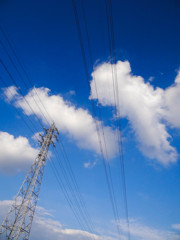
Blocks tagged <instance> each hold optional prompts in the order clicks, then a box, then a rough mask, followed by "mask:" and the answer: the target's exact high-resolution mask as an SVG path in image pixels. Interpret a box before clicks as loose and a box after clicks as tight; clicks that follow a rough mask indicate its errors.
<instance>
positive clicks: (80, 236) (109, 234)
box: [0, 200, 180, 240]
mask: <svg viewBox="0 0 180 240" xmlns="http://www.w3.org/2000/svg"><path fill="white" fill-rule="evenodd" d="M12 202H13V201H10V200H4V201H0V212H1V215H0V221H1V222H2V221H3V219H4V217H5V215H6V213H7V211H8V209H9V207H10V205H11V204H12ZM51 212H52V211H48V210H46V209H44V208H43V207H39V206H37V209H36V212H35V217H34V220H33V225H32V230H31V235H30V239H33V240H41V239H44V240H50V239H51V240H71V239H74V240H85V239H94V240H117V239H119V235H118V234H116V233H115V232H114V231H112V229H111V226H110V225H111V224H110V223H109V224H108V227H105V228H104V229H99V230H98V233H96V234H92V233H89V232H87V231H83V230H79V229H72V228H67V227H66V228H65V227H64V226H63V224H62V223H60V222H59V221H57V220H55V219H54V218H53V216H52V214H51ZM113 223H114V221H113ZM119 224H120V227H121V230H122V235H121V239H122V240H127V237H126V234H127V225H126V221H125V220H123V219H122V220H120V222H119ZM176 225H179V224H175V225H172V228H174V229H177V227H176ZM96 228H97V229H98V226H96ZM178 229H179V228H178ZM130 233H131V240H180V235H179V234H176V233H175V232H173V231H167V230H160V229H157V228H153V227H150V226H147V225H144V224H142V223H140V222H139V221H137V220H135V219H130Z"/></svg>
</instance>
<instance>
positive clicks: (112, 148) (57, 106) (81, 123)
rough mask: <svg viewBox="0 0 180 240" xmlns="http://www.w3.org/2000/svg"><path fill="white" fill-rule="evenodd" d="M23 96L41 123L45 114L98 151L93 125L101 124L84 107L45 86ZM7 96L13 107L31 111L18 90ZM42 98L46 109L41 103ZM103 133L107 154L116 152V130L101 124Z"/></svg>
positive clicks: (79, 141) (82, 144) (78, 141)
mask: <svg viewBox="0 0 180 240" xmlns="http://www.w3.org/2000/svg"><path fill="white" fill-rule="evenodd" d="M10 88H12V87H10ZM6 91H8V89H6ZM4 93H5V94H6V92H4ZM37 94H38V96H37ZM6 97H8V96H6ZM25 99H26V101H28V102H29V105H30V106H31V108H32V109H33V110H34V113H35V114H36V115H37V116H38V117H39V118H41V119H42V121H43V122H44V123H46V119H45V117H44V116H46V118H48V120H49V121H50V122H51V119H53V120H54V122H55V124H56V126H57V128H58V129H59V130H60V132H61V133H65V134H66V135H68V136H69V138H70V139H71V140H72V141H75V142H76V144H77V145H78V146H79V147H80V148H84V149H88V150H93V151H95V152H96V153H100V147H99V142H98V136H97V131H96V126H97V125H98V126H100V125H101V123H100V121H97V125H96V121H95V119H94V118H93V117H92V116H91V114H90V113H89V112H88V111H87V110H85V109H83V108H77V107H75V106H74V105H73V104H71V103H70V102H69V101H65V100H64V99H63V97H62V96H60V95H51V94H50V90H49V89H48V88H44V87H42V88H33V89H32V90H30V91H29V93H28V94H27V95H26V96H25ZM10 100H11V101H13V104H15V106H16V107H19V108H22V109H23V111H24V113H25V114H26V115H31V114H33V113H32V111H31V109H30V107H29V106H28V104H27V103H26V101H25V100H24V98H22V97H21V96H20V95H18V93H17V94H16V95H14V98H11V99H10ZM42 102H43V106H44V107H45V108H46V110H45V109H44V107H43V106H42ZM39 107H40V108H39ZM47 112H48V113H49V115H50V116H51V119H49V115H47ZM99 128H100V127H99ZM102 134H103V132H102V130H101V128H100V136H101V138H102ZM104 134H105V137H106V143H107V151H108V154H109V156H110V157H113V156H115V154H116V152H117V146H116V142H115V138H114V135H115V130H113V129H112V128H111V127H109V126H104ZM103 143H104V142H102V144H103ZM103 147H104V144H103Z"/></svg>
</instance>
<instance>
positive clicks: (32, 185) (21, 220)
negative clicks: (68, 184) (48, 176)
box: [0, 123, 59, 240]
mask: <svg viewBox="0 0 180 240" xmlns="http://www.w3.org/2000/svg"><path fill="white" fill-rule="evenodd" d="M44 130H45V132H46V133H45V135H44V136H42V135H41V134H40V136H41V140H39V142H40V144H41V149H40V151H39V154H38V156H37V157H36V159H35V161H34V163H33V164H32V166H31V168H30V170H29V172H28V174H27V176H26V178H25V180H24V182H23V184H22V186H21V187H20V190H19V192H18V194H17V196H16V197H15V199H14V201H13V204H12V206H11V208H10V210H9V212H8V213H7V215H6V217H5V219H4V221H3V223H2V225H1V226H0V239H4V240H5V239H8V240H17V239H18V240H28V239H29V235H30V231H31V226H32V221H33V217H34V212H35V209H36V205H37V201H38V195H39V191H40V187H41V181H42V177H43V173H44V167H45V164H46V159H47V154H48V149H49V146H50V144H53V145H54V142H53V138H54V137H55V138H56V140H58V139H57V135H56V134H55V132H57V134H59V132H58V130H57V128H56V127H55V124H54V123H53V124H52V125H51V126H50V128H49V129H45V128H44Z"/></svg>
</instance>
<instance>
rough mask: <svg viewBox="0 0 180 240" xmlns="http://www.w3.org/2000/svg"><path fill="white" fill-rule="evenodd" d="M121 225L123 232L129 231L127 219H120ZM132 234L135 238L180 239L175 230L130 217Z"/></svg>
mask: <svg viewBox="0 0 180 240" xmlns="http://www.w3.org/2000/svg"><path fill="white" fill-rule="evenodd" d="M120 227H121V230H122V231H123V232H125V233H127V224H126V221H125V220H121V221H120ZM130 234H131V236H132V239H134V240H180V235H179V234H176V233H174V232H173V231H166V230H160V229H157V228H153V227H150V226H146V225H144V224H142V223H140V222H138V221H137V220H135V219H130Z"/></svg>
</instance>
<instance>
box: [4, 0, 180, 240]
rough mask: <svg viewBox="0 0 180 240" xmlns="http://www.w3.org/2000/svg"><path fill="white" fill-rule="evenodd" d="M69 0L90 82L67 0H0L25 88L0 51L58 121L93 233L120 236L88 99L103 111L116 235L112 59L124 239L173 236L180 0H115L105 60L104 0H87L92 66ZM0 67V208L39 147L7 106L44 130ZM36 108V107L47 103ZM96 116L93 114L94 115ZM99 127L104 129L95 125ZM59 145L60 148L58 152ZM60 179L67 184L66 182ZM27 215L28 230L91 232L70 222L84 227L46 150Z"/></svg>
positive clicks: (179, 181) (179, 226) (62, 234)
mask: <svg viewBox="0 0 180 240" xmlns="http://www.w3.org/2000/svg"><path fill="white" fill-rule="evenodd" d="M107 2H108V3H109V1H107ZM76 4H77V11H78V16H79V22H80V27H81V31H82V41H83V46H84V49H85V55H86V59H87V65H88V72H89V75H88V80H89V81H90V83H91V85H90V86H91V92H90V91H89V87H88V84H87V79H86V74H85V69H84V63H83V58H82V54H81V48H80V42H79V38H78V33H77V26H76V21H75V17H74V11H73V5H72V2H71V1H69V0H68V1H33V0H32V1H20V0H18V1H11V0H9V1H1V3H0V6H1V8H0V23H1V26H2V28H3V29H4V31H5V33H6V35H7V36H8V38H9V40H10V41H11V42H12V44H13V47H14V49H15V51H16V53H17V55H18V57H19V59H20V60H21V62H22V63H23V66H24V68H25V70H26V71H27V73H28V75H29V76H30V78H31V81H32V84H33V87H35V88H36V89H35V90H34V89H32V86H31V85H30V84H29V83H28V82H27V79H26V76H25V74H24V73H23V71H22V69H21V68H20V65H18V62H17V61H16V59H15V57H14V56H13V53H12V52H11V49H10V48H9V46H8V43H7V41H6V39H5V38H4V36H3V34H2V32H0V39H1V41H2V42H3V44H4V45H5V46H6V47H7V48H8V51H9V53H10V54H11V56H12V57H13V60H14V61H15V63H16V65H17V66H18V69H19V71H20V72H21V74H22V75H23V79H25V81H26V82H27V85H28V88H26V87H25V86H24V84H23V82H22V81H21V79H20V78H19V76H18V74H17V72H16V70H15V69H14V67H13V65H12V64H11V62H10V60H9V59H8V56H7V55H6V53H5V52H4V49H3V48H2V45H1V46H0V56H1V59H2V60H3V62H4V64H5V65H6V66H7V68H8V70H9V72H10V73H11V74H12V76H13V77H14V78H15V80H16V81H17V85H18V87H20V89H21V91H22V93H23V95H24V96H26V98H27V99H28V102H29V103H30V105H31V106H32V108H33V110H34V111H35V113H36V114H37V115H38V117H39V119H40V121H41V123H42V124H43V125H45V126H46V127H48V125H47V123H46V121H45V119H44V117H43V116H42V113H41V112H40V111H39V109H38V107H37V106H36V104H35V103H34V101H33V99H32V95H33V96H34V97H35V98H36V97H37V96H36V92H38V95H39V96H40V98H41V100H42V102H43V104H44V106H45V107H46V109H47V111H48V113H49V114H50V115H51V117H52V118H53V120H54V121H55V124H56V125H57V127H58V129H59V131H60V135H61V140H62V141H63V144H64V146H65V150H66V152H67V155H68V158H69V161H70V163H71V166H72V169H73V172H74V174H75V176H76V180H77V183H78V185H79V189H80V191H81V194H82V196H83V199H84V201H85V203H86V206H87V210H88V213H89V215H90V216H91V218H92V221H93V223H94V225H95V232H94V233H95V234H96V239H99V240H100V239H107V240H108V239H112V240H116V239H120V238H119V236H118V234H117V230H116V223H115V221H114V215H113V211H112V206H111V202H110V198H109V193H108V187H107V182H106V178H105V172H104V169H103V161H102V156H101V154H100V148H99V142H98V138H97V132H96V123H95V122H96V121H95V119H94V116H93V110H92V105H91V101H93V102H94V104H95V106H96V111H97V112H98V106H97V102H99V104H98V105H99V107H100V110H101V113H102V120H103V122H102V124H103V128H104V133H105V138H106V143H107V151H108V156H109V160H108V161H109V164H110V168H111V172H112V178H113V186H114V189H115V195H116V199H117V205H118V210H119V225H120V228H121V231H122V239H127V238H126V237H125V236H127V228H126V221H125V219H126V216H125V204H124V201H123V196H122V179H121V171H120V168H119V153H118V151H117V146H116V143H117V141H116V140H117V138H116V118H115V102H114V99H113V84H112V82H113V79H112V68H113V67H114V69H116V72H117V81H118V88H117V89H118V92H119V101H120V102H119V109H118V110H119V111H120V116H121V136H122V140H123V155H124V164H125V177H126V188H127V202H128V212H129V221H130V233H131V240H136V239H142V240H156V239H157V240H162V239H163V240H164V239H165V240H166V239H167V240H175V239H176V240H177V239H180V234H179V231H180V219H179V216H180V210H179V202H180V194H179V185H180V178H179V171H180V166H179V152H180V147H179V139H180V111H179V108H178V106H179V101H180V68H179V67H180V54H179V53H180V45H179V42H180V31H179V30H180V29H179V28H180V27H179V26H180V24H179V23H180V15H179V11H180V3H179V2H178V1H176V0H173V1H172V0H171V1H170V0H165V1H160V0H158V1H149V0H148V1H141V0H139V1H117V0H113V1H112V11H113V23H114V38H115V52H116V60H117V61H116V65H113V66H112V65H111V61H110V60H111V59H110V51H109V43H108V28H107V22H106V7H105V1H103V0H99V1H95V0H93V1H89V0H86V1H84V7H85V11H86V18H87V27H88V32H89V40H90V44H91V49H92V56H93V66H92V65H91V61H90V57H89V51H88V42H87V37H86V32H85V24H84V21H83V13H82V5H81V1H76ZM0 69H1V71H0V79H3V81H4V82H5V83H6V85H7V87H11V88H8V89H7V88H6V87H5V86H4V85H3V82H2V81H0V84H1V85H0V86H1V98H0V109H1V125H0V126H1V128H0V141H1V143H0V153H1V154H0V155H1V157H0V182H1V184H2V185H1V186H2V187H1V194H0V212H2V214H0V220H2V219H3V217H4V216H5V213H6V210H8V206H9V204H10V203H11V202H10V200H12V199H13V197H14V196H15V195H16V193H17V191H18V189H19V187H20V185H21V183H22V181H23V179H24V177H25V175H26V172H27V169H28V168H29V166H30V165H31V163H32V162H33V159H34V157H35V156H36V154H37V151H38V150H37V149H38V144H37V142H36V141H35V140H34V138H33V133H31V132H30V131H29V129H28V128H27V127H26V125H25V124H24V122H23V120H22V119H21V117H20V116H19V115H18V114H17V112H16V110H15V109H17V110H18V111H19V112H20V115H21V116H24V117H25V119H26V121H27V122H28V123H29V125H31V123H30V122H29V119H31V121H32V122H33V123H34V124H35V125H36V127H37V131H36V130H33V131H34V132H41V131H42V127H41V125H40V124H39V122H38V121H37V119H36V118H35V117H34V115H33V114H32V112H31V111H30V110H29V108H28V107H27V105H26V103H25V102H24V100H23V98H22V97H21V95H20V92H19V91H18V89H17V88H16V87H15V86H14V84H13V83H12V81H11V79H10V78H9V76H8V74H7V72H6V71H5V70H4V69H3V67H2V65H1V66H0ZM95 82H96V85H97V90H98V96H97V94H96V91H95ZM9 89H10V90H9ZM35 91H36V92H35ZM10 93H11V94H10ZM12 93H13V95H12ZM90 98H91V99H92V100H90ZM36 100H37V101H38V99H36ZM41 107H42V106H41ZM41 110H42V111H43V112H44V109H43V108H42V109H41ZM44 114H45V115H46V114H47V113H45V112H44ZM27 116H28V117H27ZM46 116H47V115H46ZM47 118H48V116H47ZM100 120H101V119H100V117H99V115H98V123H99V124H100ZM32 128H33V127H32ZM100 135H101V138H102V132H101V133H100ZM102 141H103V140H102ZM58 146H59V145H57V147H56V148H57V151H58V154H59V155H60V158H61V159H62V162H63V161H64V160H63V157H62V155H61V152H60V149H59V147H58ZM10 149H11V150H10ZM103 150H105V149H104V145H103ZM50 151H51V161H52V162H54V164H55V166H56V168H57V170H58V172H59V174H60V175H62V174H63V173H62V169H61V168H60V166H59V164H58V160H57V159H56V157H55V154H54V151H53V150H52V149H50ZM63 164H64V162H63ZM67 191H68V193H69V194H70V196H71V191H70V189H67ZM34 222H35V223H36V224H34V225H33V228H32V235H31V239H35V240H36V239H37V240H38V239H42V238H44V239H64V240H66V239H72V238H74V239H87V238H88V237H89V238H90V236H89V235H88V234H89V233H88V229H86V231H87V232H85V231H78V230H82V229H81V227H80V226H79V224H78V222H77V221H76V219H75V217H74V215H73V213H72V211H71V209H70V207H69V206H68V203H67V201H66V199H65V197H64V195H63V192H62V191H61V190H60V189H59V185H58V183H57V180H56V178H55V176H54V173H53V171H52V168H51V164H50V163H49V161H48V162H47V165H46V168H45V173H44V178H43V182H42V186H41V191H40V196H39V202H38V209H37V214H36V217H35V220H34ZM44 226H46V230H45V231H43V229H44Z"/></svg>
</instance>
